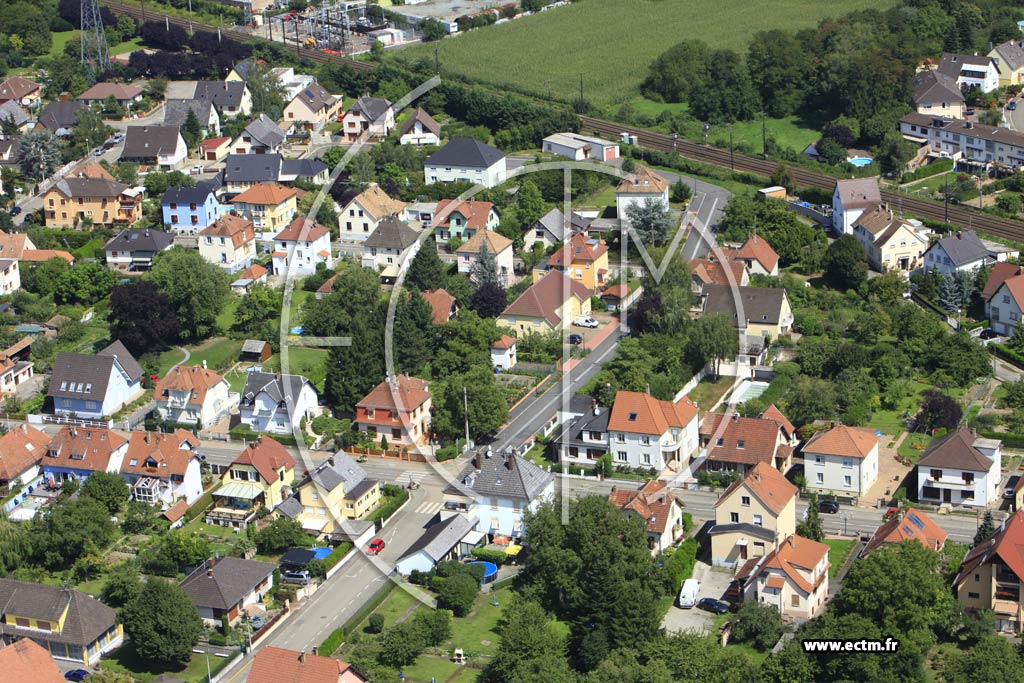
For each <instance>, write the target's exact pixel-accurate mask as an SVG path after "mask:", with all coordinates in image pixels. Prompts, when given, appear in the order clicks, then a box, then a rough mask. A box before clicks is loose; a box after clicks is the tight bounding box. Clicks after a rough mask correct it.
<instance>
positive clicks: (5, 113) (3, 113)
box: [0, 100, 32, 133]
mask: <svg viewBox="0 0 1024 683" xmlns="http://www.w3.org/2000/svg"><path fill="white" fill-rule="evenodd" d="M31 120H32V117H31V116H29V115H28V112H27V111H25V110H24V109H22V108H21V105H20V104H18V103H17V102H15V101H14V100H7V101H6V102H4V103H3V104H0V121H3V122H5V123H10V124H11V125H14V126H17V130H18V132H19V133H24V132H25V131H26V130H28V124H29V122H30V121H31Z"/></svg>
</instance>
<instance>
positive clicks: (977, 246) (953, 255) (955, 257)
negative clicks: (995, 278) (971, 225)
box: [924, 230, 1005, 275]
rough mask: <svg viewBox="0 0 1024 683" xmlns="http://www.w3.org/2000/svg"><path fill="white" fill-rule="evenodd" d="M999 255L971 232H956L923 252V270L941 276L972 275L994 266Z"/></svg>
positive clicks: (998, 259)
mask: <svg viewBox="0 0 1024 683" xmlns="http://www.w3.org/2000/svg"><path fill="white" fill-rule="evenodd" d="M999 257H1000V254H999V253H995V252H993V251H992V250H991V249H990V248H989V245H987V244H985V243H984V242H983V241H981V239H979V238H978V234H977V233H976V232H974V231H973V230H967V231H959V230H958V231H957V232H956V234H953V235H949V236H948V237H943V238H942V239H940V240H937V241H935V242H933V243H932V244H931V246H930V247H928V249H927V250H926V251H925V252H924V269H925V270H926V271H927V270H936V271H938V272H939V274H941V275H950V274H951V273H954V272H957V271H962V272H967V273H973V272H975V271H977V270H978V269H979V268H983V267H985V266H987V265H990V264H994V263H995V262H996V261H1002V260H1005V259H1003V258H999Z"/></svg>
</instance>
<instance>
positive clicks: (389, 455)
mask: <svg viewBox="0 0 1024 683" xmlns="http://www.w3.org/2000/svg"><path fill="white" fill-rule="evenodd" d="M345 450H346V451H347V452H348V454H349V455H366V456H369V457H371V458H381V459H384V460H387V459H391V460H405V461H407V462H427V456H425V455H422V454H420V453H413V452H411V451H405V450H402V451H393V450H391V449H388V450H386V451H383V450H380V449H379V448H363V447H361V446H350V447H348V448H346V449H345Z"/></svg>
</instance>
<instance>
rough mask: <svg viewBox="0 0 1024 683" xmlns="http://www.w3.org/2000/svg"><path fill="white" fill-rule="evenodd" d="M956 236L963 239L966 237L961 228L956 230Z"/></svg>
mask: <svg viewBox="0 0 1024 683" xmlns="http://www.w3.org/2000/svg"><path fill="white" fill-rule="evenodd" d="M956 238H957V239H958V240H962V239H963V238H964V234H963V233H962V232H960V231H959V230H957V231H956Z"/></svg>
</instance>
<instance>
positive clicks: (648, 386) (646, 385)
mask: <svg viewBox="0 0 1024 683" xmlns="http://www.w3.org/2000/svg"><path fill="white" fill-rule="evenodd" d="M644 393H645V394H647V395H648V396H650V395H651V385H650V383H648V384H645V385H644Z"/></svg>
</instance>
